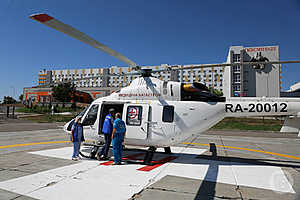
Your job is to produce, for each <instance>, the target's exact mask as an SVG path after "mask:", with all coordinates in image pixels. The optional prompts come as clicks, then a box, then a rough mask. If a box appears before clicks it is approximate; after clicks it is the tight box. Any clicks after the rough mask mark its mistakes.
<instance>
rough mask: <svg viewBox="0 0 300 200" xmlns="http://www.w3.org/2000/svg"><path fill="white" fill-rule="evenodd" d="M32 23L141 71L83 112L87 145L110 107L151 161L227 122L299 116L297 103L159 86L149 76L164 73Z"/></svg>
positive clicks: (43, 18)
mask: <svg viewBox="0 0 300 200" xmlns="http://www.w3.org/2000/svg"><path fill="white" fill-rule="evenodd" d="M30 18H32V19H34V20H36V21H38V22H40V23H42V24H45V25H47V26H49V27H51V28H54V29H56V30H58V31H61V32H63V33H65V34H67V35H69V36H72V37H74V38H76V39H78V40H80V41H82V42H85V43H87V44H89V45H91V46H93V47H95V48H97V49H100V50H102V51H104V52H106V53H108V54H110V55H112V56H114V57H115V58H117V59H119V60H121V61H123V62H124V63H126V64H128V65H129V66H131V67H133V69H135V70H136V71H137V73H135V74H140V75H142V76H141V77H140V78H137V79H135V80H133V81H132V83H131V84H130V85H129V86H127V87H124V88H122V89H121V90H119V91H117V92H114V93H112V94H111V95H109V96H106V97H103V98H99V99H96V100H95V101H93V102H92V104H91V105H90V106H89V107H88V108H87V109H85V110H84V111H83V112H82V113H80V115H81V116H82V123H83V125H84V134H85V138H87V139H88V140H93V141H99V140H101V138H103V137H102V135H101V134H100V133H101V128H102V123H103V121H104V118H105V116H106V115H107V114H108V110H109V109H110V108H114V109H115V110H116V112H120V113H122V119H123V120H124V121H125V123H126V128H127V134H126V138H125V144H126V145H134V146H143V147H150V148H149V150H148V153H149V154H150V158H149V154H147V155H146V156H148V160H149V159H150V160H151V159H152V156H153V152H154V151H155V150H156V148H159V147H163V148H165V152H167V153H170V152H171V150H170V146H172V145H175V144H178V143H181V142H182V141H184V140H185V139H187V138H189V137H191V136H193V135H197V134H201V133H203V132H205V131H206V130H208V129H209V128H211V127H212V126H214V125H215V124H217V123H218V122H220V121H221V120H222V119H224V118H225V117H241V116H282V115H286V116H287V115H294V116H297V115H298V113H299V112H300V99H299V98H246V97H243V98H237V97H235V98H228V99H225V98H224V97H218V96H216V95H214V94H212V93H210V91H209V89H208V88H207V87H206V86H205V85H203V84H201V83H192V84H184V83H180V82H174V81H169V82H166V81H161V80H159V79H156V78H153V77H151V73H152V72H158V71H162V70H156V71H152V72H151V71H148V70H146V69H141V67H139V66H137V65H136V64H135V63H134V62H133V61H131V60H129V59H128V58H126V57H125V56H123V55H121V54H120V53H118V52H116V51H114V50H112V49H111V48H109V47H107V46H105V45H103V44H101V43H100V42H97V41H96V40H94V39H92V38H91V37H89V36H87V35H86V34H84V33H82V32H80V31H78V30H76V29H74V28H73V27H71V26H69V25H66V24H64V23H62V22H60V21H58V20H56V19H54V18H53V17H51V16H49V15H47V14H34V15H31V16H30ZM299 62H300V61H275V62H272V61H270V62H269V61H267V62H247V63H245V62H244V64H248V65H257V64H280V63H299ZM239 64H240V63H233V64H223V63H222V64H208V65H201V66H193V67H184V68H181V69H190V68H199V67H212V66H235V65H239ZM171 70H172V69H171ZM173 70H174V69H173ZM133 74H134V73H131V74H130V75H133ZM122 75H126V74H122ZM122 75H121V76H122ZM90 78H94V77H90ZM72 123H73V120H72V121H71V122H68V123H67V124H66V125H65V126H64V130H65V131H66V132H68V131H70V126H71V124H72ZM94 155H95V151H93V152H92V155H91V157H93V156H94ZM145 159H146V158H145Z"/></svg>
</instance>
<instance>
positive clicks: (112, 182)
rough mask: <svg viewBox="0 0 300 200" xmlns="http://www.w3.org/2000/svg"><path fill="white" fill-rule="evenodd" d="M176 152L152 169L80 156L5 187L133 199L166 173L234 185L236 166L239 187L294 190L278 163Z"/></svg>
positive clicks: (57, 195)
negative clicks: (223, 159) (252, 162)
mask: <svg viewBox="0 0 300 200" xmlns="http://www.w3.org/2000/svg"><path fill="white" fill-rule="evenodd" d="M172 151H173V152H177V154H175V156H178V158H177V159H176V160H173V161H171V162H169V163H166V164H164V165H163V166H160V167H158V168H156V169H153V170H151V171H149V172H144V171H138V170H137V169H138V168H140V167H141V165H138V164H130V165H121V166H119V165H118V166H103V165H99V161H95V160H81V161H79V162H78V163H76V164H74V165H70V166H65V167H60V168H56V169H52V170H49V171H44V172H40V173H36V174H32V175H28V176H24V177H20V178H16V179H12V180H8V181H3V182H0V188H1V189H5V190H8V191H11V192H15V193H19V194H22V195H27V196H29V197H32V198H36V199H43V200H57V199H71V200H76V199H78V200H79V199H80V200H81V199H93V198H98V199H99V198H101V199H129V198H130V197H132V196H133V195H134V194H135V193H138V192H140V191H141V190H142V189H143V188H145V187H147V186H149V185H150V184H152V183H154V182H156V181H158V180H160V179H161V178H163V177H164V176H166V175H174V176H181V177H187V178H193V179H200V180H203V179H205V180H208V181H216V182H220V183H227V184H233V185H234V184H235V183H236V182H235V178H234V176H233V174H232V170H233V171H234V173H235V174H236V178H237V181H238V184H239V185H243V186H249V187H255V188H261V189H269V190H274V191H279V192H289V193H295V192H294V190H293V188H292V186H291V185H290V183H289V181H288V180H287V178H286V176H285V175H284V173H283V172H282V170H281V168H279V167H273V166H256V165H246V164H242V163H229V162H221V161H213V160H206V159H196V158H195V156H196V155H199V154H202V153H204V152H205V151H206V149H194V148H184V147H172ZM71 153H72V147H66V148H60V149H52V150H45V151H38V152H34V154H38V155H43V156H50V157H55V158H63V159H70V157H71ZM126 153H129V154H135V153H137V152H132V151H130V152H129V151H128V152H126ZM155 156H162V155H161V154H159V155H158V154H156V155H155ZM163 156H165V155H163ZM231 164H233V165H231ZM142 166H143V165H142ZM207 172H208V173H207ZM274 174H276V180H277V181H278V182H280V187H277V185H278V184H273V183H272V182H271V181H270V180H271V179H272V178H273V177H274ZM116 191H117V192H116Z"/></svg>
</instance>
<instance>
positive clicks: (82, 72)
mask: <svg viewBox="0 0 300 200" xmlns="http://www.w3.org/2000/svg"><path fill="white" fill-rule="evenodd" d="M259 59H261V60H269V61H279V47H278V46H264V47H243V46H232V47H230V49H229V53H228V56H227V61H226V63H236V62H241V64H240V65H238V66H234V67H210V68H199V69H189V70H187V69H180V68H181V67H187V66H190V65H176V68H179V70H171V71H170V70H167V69H168V68H172V67H175V66H174V65H168V64H162V65H160V66H143V67H142V68H151V69H153V70H163V71H161V72H156V73H153V74H152V75H153V76H154V77H156V78H159V79H160V80H164V81H168V80H172V81H180V82H184V83H192V82H201V83H203V84H205V85H206V86H207V87H209V88H214V89H217V90H220V91H222V92H223V94H224V96H225V97H232V96H246V97H255V96H270V97H271V96H273V97H276V96H279V95H280V83H281V82H280V65H270V64H267V65H261V66H254V67H253V66H249V65H246V64H242V63H243V62H249V61H254V60H259ZM193 66H196V65H193ZM164 69H166V70H164ZM130 72H132V68H131V67H118V66H112V67H110V68H103V67H99V68H97V67H91V68H84V69H64V70H42V71H40V72H39V76H38V77H39V81H38V83H39V87H47V86H49V85H50V84H56V83H59V82H63V81H66V80H67V81H71V82H73V83H74V84H75V86H76V88H77V89H78V90H81V91H84V92H88V93H90V94H91V96H92V97H93V98H98V97H102V96H106V95H108V94H109V93H110V92H112V91H114V90H116V89H118V88H120V87H125V86H127V85H129V84H130V83H131V81H132V80H134V79H135V78H137V77H138V76H137V75H127V76H120V74H123V73H126V74H127V73H130ZM79 79H81V80H79ZM36 90H38V89H36V88H35V89H34V91H36ZM25 91H26V92H25ZM25 93H26V94H27V93H28V94H31V96H32V98H33V99H48V98H46V97H44V98H38V97H35V96H37V94H35V93H36V92H31V93H30V88H26V90H25V89H24V98H25V97H28V96H30V95H28V94H27V95H26V94H25ZM49 94H50V93H49ZM24 100H27V99H24Z"/></svg>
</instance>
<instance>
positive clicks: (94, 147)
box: [79, 142, 104, 159]
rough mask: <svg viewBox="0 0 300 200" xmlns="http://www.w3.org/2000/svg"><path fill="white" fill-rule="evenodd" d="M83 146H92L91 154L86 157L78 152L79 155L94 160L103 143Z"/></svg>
mask: <svg viewBox="0 0 300 200" xmlns="http://www.w3.org/2000/svg"><path fill="white" fill-rule="evenodd" d="M84 145H85V146H92V149H91V152H90V153H89V155H86V154H84V153H82V152H81V151H80V152H79V154H80V155H81V156H82V157H84V158H90V159H96V154H97V152H98V150H99V148H100V147H103V145H104V143H103V142H99V143H97V144H84Z"/></svg>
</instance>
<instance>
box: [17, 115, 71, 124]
mask: <svg viewBox="0 0 300 200" xmlns="http://www.w3.org/2000/svg"><path fill="white" fill-rule="evenodd" d="M73 118H74V116H73V115H49V114H45V115H39V116H31V117H24V118H22V119H25V120H30V121H33V122H37V123H53V122H68V121H70V120H71V119H73Z"/></svg>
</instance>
